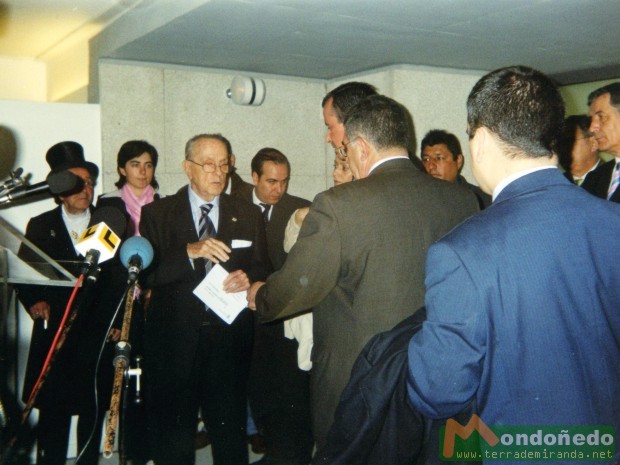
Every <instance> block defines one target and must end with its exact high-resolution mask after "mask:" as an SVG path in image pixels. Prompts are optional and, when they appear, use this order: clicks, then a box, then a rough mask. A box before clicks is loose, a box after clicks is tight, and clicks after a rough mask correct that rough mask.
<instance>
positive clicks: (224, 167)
mask: <svg viewBox="0 0 620 465" xmlns="http://www.w3.org/2000/svg"><path fill="white" fill-rule="evenodd" d="M186 160H187V161H189V162H192V163H193V164H194V165H197V166H200V167H201V168H202V171H204V172H205V173H215V172H216V169H217V168H218V167H219V168H220V171H221V172H222V173H224V174H228V172H229V171H230V164H229V163H228V162H226V163H222V164H221V165H216V164H215V163H213V162H210V161H208V162H206V163H203V164H200V163H198V162H196V161H194V160H192V159H191V158H186ZM208 167H212V168H211V169H209V168H208Z"/></svg>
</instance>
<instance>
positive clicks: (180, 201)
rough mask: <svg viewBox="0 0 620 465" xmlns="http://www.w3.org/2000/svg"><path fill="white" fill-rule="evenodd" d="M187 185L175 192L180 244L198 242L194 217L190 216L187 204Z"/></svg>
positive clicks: (188, 204) (190, 211)
mask: <svg viewBox="0 0 620 465" xmlns="http://www.w3.org/2000/svg"><path fill="white" fill-rule="evenodd" d="M188 189H190V187H189V185H188V186H185V187H184V188H182V189H180V190H179V191H178V192H177V194H176V195H177V199H176V201H177V208H176V209H175V210H176V211H178V212H179V217H178V219H177V220H178V221H176V224H177V225H178V234H179V242H180V243H190V242H197V241H198V232H197V231H196V225H195V224H194V216H193V215H192V207H191V205H190V203H189V191H188Z"/></svg>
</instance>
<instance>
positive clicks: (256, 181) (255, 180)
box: [252, 171, 258, 186]
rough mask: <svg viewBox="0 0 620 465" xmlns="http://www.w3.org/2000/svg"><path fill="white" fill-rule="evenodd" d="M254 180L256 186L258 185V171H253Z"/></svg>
mask: <svg viewBox="0 0 620 465" xmlns="http://www.w3.org/2000/svg"><path fill="white" fill-rule="evenodd" d="M252 182H253V183H254V186H258V173H257V172H256V171H252Z"/></svg>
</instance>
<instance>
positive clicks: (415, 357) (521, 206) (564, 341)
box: [408, 66, 620, 463]
mask: <svg viewBox="0 0 620 465" xmlns="http://www.w3.org/2000/svg"><path fill="white" fill-rule="evenodd" d="M563 118H564V105H563V102H562V98H561V96H560V94H559V92H558V90H557V88H556V86H555V85H554V84H553V82H552V81H551V80H550V79H549V78H547V77H546V76H545V75H544V74H542V73H540V72H538V71H536V70H533V69H531V68H527V67H522V66H520V67H511V68H503V69H500V70H496V71H493V72H491V73H489V74H487V75H486V76H484V77H483V78H482V79H481V80H480V81H478V83H477V84H476V85H475V86H474V88H473V90H472V91H471V93H470V95H469V98H468V100H467V120H468V121H467V123H468V134H469V137H470V152H471V157H472V170H473V173H474V176H475V177H476V179H477V181H478V183H479V184H480V186H481V187H482V189H483V190H484V191H485V192H487V193H489V194H491V193H492V194H493V204H492V205H491V206H490V207H489V208H487V209H486V210H484V211H483V212H481V213H480V214H478V215H475V216H473V217H471V218H470V219H468V220H467V221H465V222H464V223H463V224H461V225H460V226H458V227H457V228H455V229H454V230H453V231H451V232H450V233H449V234H447V235H446V236H444V237H443V238H442V239H441V240H440V241H439V242H437V243H435V244H434V245H433V246H431V248H430V249H429V252H428V256H427V261H426V280H425V286H426V298H425V304H426V307H427V312H428V320H427V321H426V322H425V323H424V325H423V328H422V330H421V331H420V332H419V333H417V334H416V335H415V336H413V338H412V339H411V342H410V345H409V377H408V394H409V398H410V401H411V403H412V404H413V406H414V407H415V408H416V409H417V410H418V411H420V412H421V413H422V414H423V415H426V416H428V417H431V418H448V417H451V416H453V415H454V414H456V413H457V412H459V411H460V410H463V409H464V408H465V407H466V406H468V405H469V404H470V402H471V401H472V400H475V401H476V404H477V411H478V415H479V416H480V418H481V419H482V421H483V422H484V423H485V424H486V425H488V426H490V427H491V428H493V425H512V426H524V425H530V426H534V425H558V426H562V427H570V426H577V425H605V426H613V427H614V428H615V430H616V434H617V433H618V432H620V370H618V367H619V366H620V345H619V344H618V341H619V340H620V266H619V265H618V264H619V263H620V235H618V234H610V231H620V208H618V206H617V205H615V204H612V203H610V202H605V201H603V200H601V199H598V198H595V197H593V196H591V195H588V193H587V192H585V191H583V189H579V188H577V187H576V186H574V185H571V183H570V182H569V181H567V180H566V178H565V177H564V176H563V175H562V174H561V173H560V171H559V170H558V169H557V166H556V165H557V157H556V155H555V146H556V143H557V142H556V138H557V135H558V134H559V133H560V129H561V127H562V120H563ZM619 450H620V448H618V447H616V452H615V457H616V460H617V459H618V457H619V455H618V454H619V452H618V451H619ZM521 462H522V461H521ZM503 463H506V462H503Z"/></svg>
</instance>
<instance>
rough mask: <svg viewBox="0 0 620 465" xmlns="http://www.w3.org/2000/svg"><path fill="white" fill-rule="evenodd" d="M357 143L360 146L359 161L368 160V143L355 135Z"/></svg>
mask: <svg viewBox="0 0 620 465" xmlns="http://www.w3.org/2000/svg"><path fill="white" fill-rule="evenodd" d="M357 143H358V144H359V147H360V152H359V153H360V161H361V162H362V163H363V162H366V161H368V159H369V158H370V144H369V143H368V141H367V140H366V139H364V137H362V136H358V137H357Z"/></svg>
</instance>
